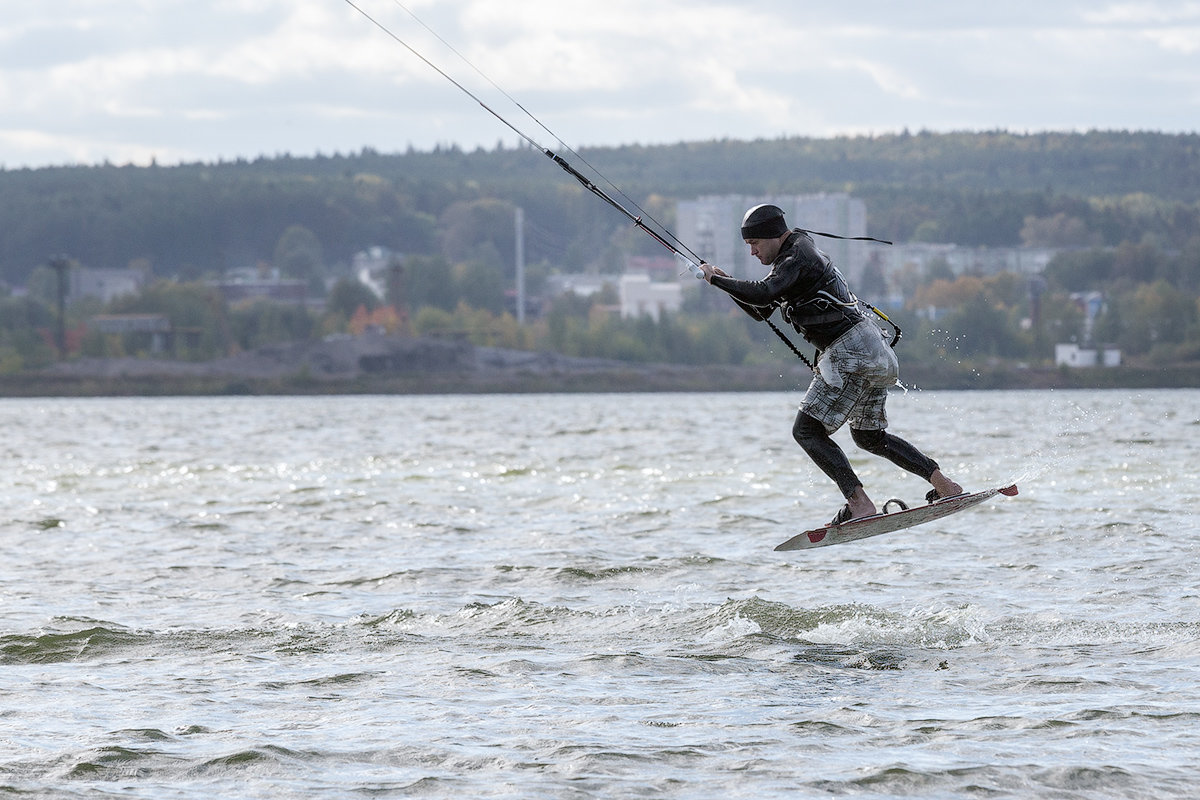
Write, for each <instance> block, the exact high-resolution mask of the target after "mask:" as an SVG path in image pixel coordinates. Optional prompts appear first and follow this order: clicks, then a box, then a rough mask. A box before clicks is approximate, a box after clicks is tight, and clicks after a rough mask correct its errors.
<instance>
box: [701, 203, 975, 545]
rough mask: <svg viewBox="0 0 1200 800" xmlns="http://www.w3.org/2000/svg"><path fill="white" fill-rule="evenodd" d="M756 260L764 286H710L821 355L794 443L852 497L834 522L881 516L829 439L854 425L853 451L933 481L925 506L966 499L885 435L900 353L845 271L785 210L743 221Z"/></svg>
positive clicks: (733, 282)
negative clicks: (773, 320) (764, 268)
mask: <svg viewBox="0 0 1200 800" xmlns="http://www.w3.org/2000/svg"><path fill="white" fill-rule="evenodd" d="M741 233H742V239H744V240H745V242H746V244H747V245H749V247H750V254H751V255H753V256H754V257H755V258H757V259H758V260H759V261H760V262H761V263H762V264H764V265H769V266H770V267H771V271H770V273H768V274H767V276H766V277H764V278H762V279H761V280H738V279H736V278H733V277H731V276H729V275H728V274H727V273H726V272H724V271H723V270H721V269H719V268H717V267H714V266H712V265H711V264H707V263H701V264H700V268H701V269H702V270H703V272H704V275H703V277H704V279H705V280H706V281H708V282H709V283H710V284H712V285H713V286H716V287H717V288H719V289H722V290H723V291H725V292H726V293H728V294H729V296H730V297H732V298H733V300H734V302H736V303H737V304H738V305H739V306H740V307H741V308H742V309H743V310H744V311H745V312H746V313H747V314H749V315H750V316H751V317H753V318H754V319H756V320H759V321H766V320H767V319H768V318H769V317H770V316H771V315H772V314H773V313H774V312H775V310H776V309H779V310H780V311H781V313H782V316H783V319H784V320H785V321H787V322H788V323H790V324H791V325H792V327H793V328H795V329H796V331H797V332H798V333H799V334H800V335H801V336H803V337H804V339H805V340H806V341H808V342H809V343H810V344H812V345H814V346H815V347H816V348H817V358H816V361H815V367H814V369H813V378H812V382H811V383H810V384H809V386H808V390H807V391H806V392H805V393H804V398H803V399H802V400H801V403H800V410H799V412H798V413H797V414H796V421H795V424H794V425H793V427H792V436H793V437H794V438H795V440H796V442H797V443H798V444H799V445H800V446H801V447H802V448H804V452H806V453H807V454H808V456H809V457H810V458H811V459H812V460H813V461H814V462H815V463H816V465H817V466H818V467H819V468H820V469H821V471H823V472H824V473H825V474H826V475H828V476H829V477H830V478H831V479H832V480H833V481H834V482H835V483H837V486H838V488H839V489H840V490H841V492H842V495H843V496H844V497H845V498H846V504H845V505H844V506H843V507H842V508H841V510H840V511H838V513H837V516H835V517H834V519H833V523H835V524H836V523H842V522H846V521H848V520H851V519H857V518H859V517H864V516H870V515H872V514H876V513H878V511H877V509H876V507H875V503H874V502H873V501H872V500H871V498H870V497H869V496H868V495H867V493H866V491H865V490H864V489H863V484H862V481H861V480H859V479H858V476H857V475H856V474H855V472H854V469H853V468H852V467H851V466H850V460H849V459H848V458H847V457H846V454H845V452H843V450H842V448H841V447H839V446H838V444H837V442H835V441H834V440H833V438H832V436H831V434H833V433H834V432H836V431H837V430H838V429H839V428H841V427H842V425H844V424H846V423H847V422H848V423H849V424H850V434H851V436H852V437H853V439H854V443H855V444H857V445H858V446H859V447H861V448H862V449H864V450H866V451H867V452H869V453H873V454H874V455H877V456H882V457H883V458H886V459H888V460H889V461H891V462H892V463H893V464H896V465H897V466H899V467H901V468H903V469H906V470H908V471H909V472H912V473H914V474H916V475H919V476H920V477H921V478H923V479H925V480H927V481H929V483H930V484H931V485H932V486H933V488H932V489H930V490H929V492H928V494H926V499H927V500H928V501H929V502H933V501H935V500H938V499H941V498H944V497H951V496H954V495H958V494H961V493H962V491H963V489H962V486H960V485H959V484H958V483H956V482H955V481H954V480H952V479H951V478H949V477H948V476H947V475H946V474H945V473H943V472H942V470H941V468H940V467H939V466H938V463H937V462H936V461H934V460H933V459H931V458H929V457H928V456H927V455H925V454H924V453H922V452H921V451H920V450H918V449H917V448H916V447H914V446H913V445H911V444H909V443H908V442H906V441H905V440H903V439H901V438H899V437H898V436H893V435H892V434H890V433H888V432H887V430H886V428H887V415H886V413H885V412H884V405H885V403H886V400H887V393H888V388H889V387H890V386H893V385H895V383H896V381H897V379H898V378H899V372H900V370H899V364H898V362H897V360H896V354H895V351H894V350H893V349H892V347H891V346H889V344H888V342H887V341H886V339H885V338H884V333H883V331H882V330H881V329H880V327H879V326H878V325H876V324H875V323H874V322H873V321H872V320H871V319H870V318H869V317H868V316H867V315H866V314H865V313H864V312H863V309H862V307H861V305H860V303H859V301H858V299H857V298H856V297H855V296H854V295H853V293H851V291H850V289H849V286H848V285H847V284H846V280H845V278H843V277H842V274H841V272H839V271H838V269H837V268H836V267H835V266H834V265H833V262H832V261H830V259H829V256H827V255H825V253H823V252H821V250H819V249H818V248H817V247H816V245H815V244H814V243H813V239H812V237H811V236H810V235H809V233H808V232H807V231H805V230H803V229H800V228H795V229H792V228H789V227H788V225H787V221H786V220H785V218H784V213H783V211H782V210H781V209H780V208H779V207H778V206H774V205H770V204H762V205H757V206H754V207H753V208H751V209H750V210H748V211H747V212H746V215H745V217H744V218H743V219H742V230H741Z"/></svg>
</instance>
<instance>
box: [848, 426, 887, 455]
mask: <svg viewBox="0 0 1200 800" xmlns="http://www.w3.org/2000/svg"><path fill="white" fill-rule="evenodd" d="M850 438H852V439H853V440H854V443H855V444H856V445H858V446H859V447H861V448H862V449H863V450H866V451H867V452H868V453H874V454H879V453H882V452H884V451H886V450H887V434H886V433H885V432H884V431H882V430H859V429H858V428H851V429H850Z"/></svg>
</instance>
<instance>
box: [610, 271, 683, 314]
mask: <svg viewBox="0 0 1200 800" xmlns="http://www.w3.org/2000/svg"><path fill="white" fill-rule="evenodd" d="M617 289H618V292H619V297H620V300H621V316H622V317H641V316H648V317H650V318H651V319H653V320H654V321H655V322H658V321H659V319H660V318H661V317H662V315H663V314H665V313H668V312H674V311H678V310H679V309H680V307H681V306H682V305H683V287H682V286H680V285H679V284H678V283H664V282H659V281H651V280H650V276H649V275H636V274H634V275H622V276H621V280H620V283H618V284H617Z"/></svg>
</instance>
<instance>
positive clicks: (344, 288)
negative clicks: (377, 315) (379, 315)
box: [325, 278, 381, 320]
mask: <svg viewBox="0 0 1200 800" xmlns="http://www.w3.org/2000/svg"><path fill="white" fill-rule="evenodd" d="M380 304H381V301H380V299H379V296H378V295H376V294H375V293H374V292H373V291H371V290H370V289H369V288H367V287H366V286H365V285H364V284H363V283H362V281H360V280H357V279H355V278H338V280H337V283H335V284H334V285H333V288H332V289H330V291H329V299H328V300H327V301H326V303H325V310H326V311H327V312H328V313H330V314H340V315H342V316H344V317H345V318H346V319H347V320H348V319H350V318H351V317H353V316H354V312H355V311H357V310H358V309H359V307H360V306H361V307H363V308H365V309H366V310H367V311H374V310H375V309H377V308H379V306H380Z"/></svg>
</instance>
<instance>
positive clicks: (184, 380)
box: [0, 362, 1200, 397]
mask: <svg viewBox="0 0 1200 800" xmlns="http://www.w3.org/2000/svg"><path fill="white" fill-rule="evenodd" d="M808 380H809V373H808V371H807V370H806V369H803V368H794V369H789V370H786V371H783V370H780V369H779V368H777V367H732V366H706V367H690V366H681V365H676V364H632V363H631V364H624V365H620V364H613V363H611V362H605V363H603V364H602V365H598V366H595V367H590V368H585V367H578V366H576V367H568V368H562V367H549V368H540V369H527V368H520V367H514V368H511V369H493V370H427V371H416V372H409V373H404V374H368V375H355V376H350V377H340V378H325V377H314V376H313V375H311V374H307V373H303V372H300V373H294V374H290V375H281V376H270V377H253V376H238V375H228V374H225V375H220V374H218V375H203V374H193V375H178V374H175V375H167V374H109V375H98V374H90V375H89V374H83V375H63V374H50V373H46V372H37V373H34V372H27V373H21V374H14V375H6V376H0V397H155V396H222V395H225V396H228V395H259V396H272V395H355V394H397V395H439V394H524V393H528V394H537V393H550V394H553V393H622V392H630V393H633V392H700V393H706V392H779V391H801V390H803V388H804V387H805V386H807V384H808ZM901 381H902V382H903V384H904V386H905V387H907V388H910V389H924V390H938V389H941V390H1014V389H1025V390H1051V389H1166V388H1200V365H1188V366H1186V367H1173V368H1163V369H1147V368H1138V367H1111V368H1089V369H1069V370H1068V369H1053V368H1041V369H1015V368H1011V367H1007V366H997V367H994V368H991V369H989V370H964V369H961V368H960V369H957V370H953V371H951V370H927V369H922V368H920V367H913V368H908V369H903V368H902V372H901Z"/></svg>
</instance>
